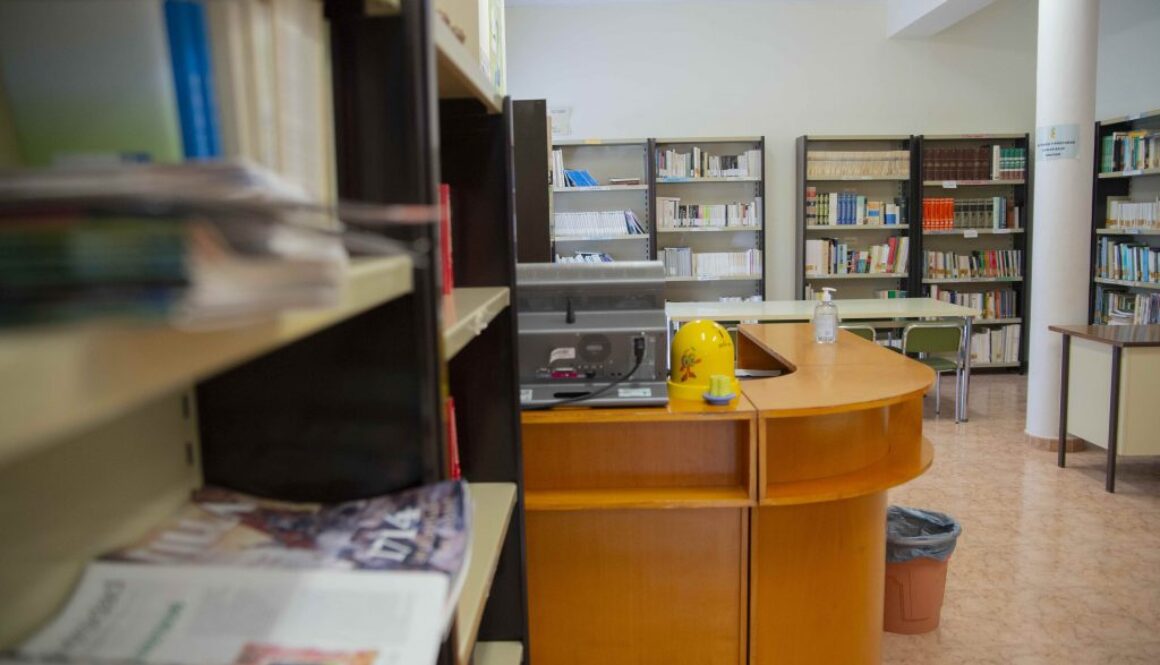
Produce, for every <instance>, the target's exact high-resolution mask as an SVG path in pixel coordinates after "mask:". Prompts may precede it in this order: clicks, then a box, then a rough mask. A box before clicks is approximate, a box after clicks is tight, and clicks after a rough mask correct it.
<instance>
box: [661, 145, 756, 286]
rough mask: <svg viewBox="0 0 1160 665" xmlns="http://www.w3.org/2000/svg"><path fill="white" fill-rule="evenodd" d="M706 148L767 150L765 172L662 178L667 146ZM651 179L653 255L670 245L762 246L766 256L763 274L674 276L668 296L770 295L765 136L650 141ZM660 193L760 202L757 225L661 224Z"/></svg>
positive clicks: (700, 200) (711, 248)
mask: <svg viewBox="0 0 1160 665" xmlns="http://www.w3.org/2000/svg"><path fill="white" fill-rule="evenodd" d="M694 147H696V148H700V149H701V150H703V151H704V152H706V153H709V154H712V155H719V156H720V155H730V156H732V155H740V154H743V153H745V152H746V151H747V150H753V149H756V150H759V151H760V153H761V175H760V176H753V175H749V176H728V177H690V178H678V177H660V176H657V175H655V174H656V172H657V168H656V165H657V160H658V156H659V154H660V152H661V151H662V150H668V149H672V150H676V151H678V152H691V151H692V149H693V148H694ZM649 154H650V155H651V157H650V162H651V164H650V175H651V176H652V178H651V180H650V188H651V191H650V192H649V200H650V201H651V203H652V211H653V212H652V214H653V225H652V229H653V238H654V243H653V246H654V248H655V251H654V253H653V255H652V257H651V258H660V259H661V260H663V253H664V250H665V248H666V247H689V248H691V249H692V251H693V252H694V253H697V252H733V251H744V250H747V249H757V250H758V251H759V252H760V253H761V254H762V270H761V272H760V273H758V274H754V275H746V276H722V277H697V276H692V277H669V278H667V279H666V281H667V282H668V283H669V288H668V293H667V297H668V299H669V300H676V301H716V300H718V299H720V298H722V297H739V296H740V297H751V296H757V297H760V298H762V299H764V298H765V274H766V269H765V260H764V259H765V257H764V254H765V242H766V238H765V230H766V227H767V225H766V223H765V211H766V206H765V172H766V164H765V161H766V160H765V137H764V136H715V137H704V138H700V137H670V138H658V139H650V141H649ZM658 197H678V198H680V199H681V203H682V204H689V203H692V204H721V203H748V202H750V201H757V202H758V209H757V210H758V219H759V220H760V224H758V225H756V226H735V227H717V228H708V227H705V228H659V226H658V224H659V221H658V220H659V219H660V210H659V205H658V204H657V198H658Z"/></svg>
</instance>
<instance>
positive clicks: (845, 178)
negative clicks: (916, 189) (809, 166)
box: [806, 175, 910, 182]
mask: <svg viewBox="0 0 1160 665" xmlns="http://www.w3.org/2000/svg"><path fill="white" fill-rule="evenodd" d="M806 180H808V181H809V182H853V181H856V180H865V181H869V182H873V181H875V180H884V181H895V180H897V181H904V180H910V176H908V175H831V176H807V177H806Z"/></svg>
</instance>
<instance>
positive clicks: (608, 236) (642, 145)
mask: <svg viewBox="0 0 1160 665" xmlns="http://www.w3.org/2000/svg"><path fill="white" fill-rule="evenodd" d="M552 152H553V160H554V161H553V166H554V168H553V169H552V171H551V172H552V173H553V177H552V207H551V210H552V213H551V219H550V228H551V241H552V256H553V261H559V260H561V259H562V258H569V259H571V258H575V257H576V256H577V254H578V253H579V254H582V255H606V256H607V257H609V258H611V259H612V260H614V261H647V260H648V259H650V258H651V257H653V256H655V252H654V251H653V247H654V242H655V238H654V233H653V221H652V217H653V215H652V212H653V211H652V206H651V205H650V204H651V202H650V200H649V195H648V193H649V184H650V182H651V169H650V162H649V150H648V140H647V139H585V140H577V141H571V140H558V141H555V142H553V144H552ZM565 169H566V170H568V171H580V170H582V171H584V172H586V173H588V174H589V175H591V176H592V177H593V178H594V180H595V182H596V183H597V184H592V185H578V184H572V183H571V182H570V181H569V179H568V178H567V177H566V176H565V175H564V173H563V171H564V170H565ZM613 211H615V212H629V211H631V213H632V214H633V215H635V217H636V219H637V220H638V221H639V222H640V224H641V225H642V228H641V229H639V230H638V231H639V232H629V230H628V229H623V230H619V231H618V232H609V231H608V230H592V229H590V228H589V229H586V228H585V226H584V225H583V224H582V223H581V224H572V225H570V227H569V226H565V225H564V221H565V220H567V219H571V218H574V217H575V216H582V215H586V214H593V213H600V212H613ZM580 221H581V222H582V221H583V220H580Z"/></svg>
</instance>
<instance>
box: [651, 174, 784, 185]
mask: <svg viewBox="0 0 1160 665" xmlns="http://www.w3.org/2000/svg"><path fill="white" fill-rule="evenodd" d="M691 182H761V178H754V177H752V176H721V177H715V178H678V177H676V176H663V177H658V178H657V184H658V185H683V184H686V183H691Z"/></svg>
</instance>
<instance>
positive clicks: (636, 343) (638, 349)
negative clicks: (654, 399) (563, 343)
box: [523, 337, 645, 411]
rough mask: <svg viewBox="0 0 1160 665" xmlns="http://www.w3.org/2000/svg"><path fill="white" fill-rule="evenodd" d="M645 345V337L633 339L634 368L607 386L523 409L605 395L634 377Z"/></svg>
mask: <svg viewBox="0 0 1160 665" xmlns="http://www.w3.org/2000/svg"><path fill="white" fill-rule="evenodd" d="M644 345H645V339H644V338H643V337H637V338H634V339H633V340H632V347H633V348H632V351H633V355H634V356H636V364H635V365H633V366H632V369H631V370H629V371H628V374H625V375H624V376H622V377H620V378H619V379H617V380H615V381H613V382H612V383H610V384H608V385H607V386H604V387H603V388H601V389H599V390H594V391H592V392H590V393H588V394H585V395H580V396H578V397H569V398H567V399H561V400H556V401H555V402H547V403H545V404H535V405H533V406H525V407H524V409H523V410H524V411H544V410H547V409H552V408H555V407H557V406H564V405H565V404H575V403H577V402H583V401H586V400H590V399H592V398H593V397H597V396H599V395H603V394H604V393H606V392H608V391H609V390H612V389H613V388H615V387H616V386H619V385H620V384H622V383H624V382H625V381H628V380H629V379H630V378H632V375H633V374H636V370H638V369H640V366H641V363H643V362H644Z"/></svg>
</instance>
